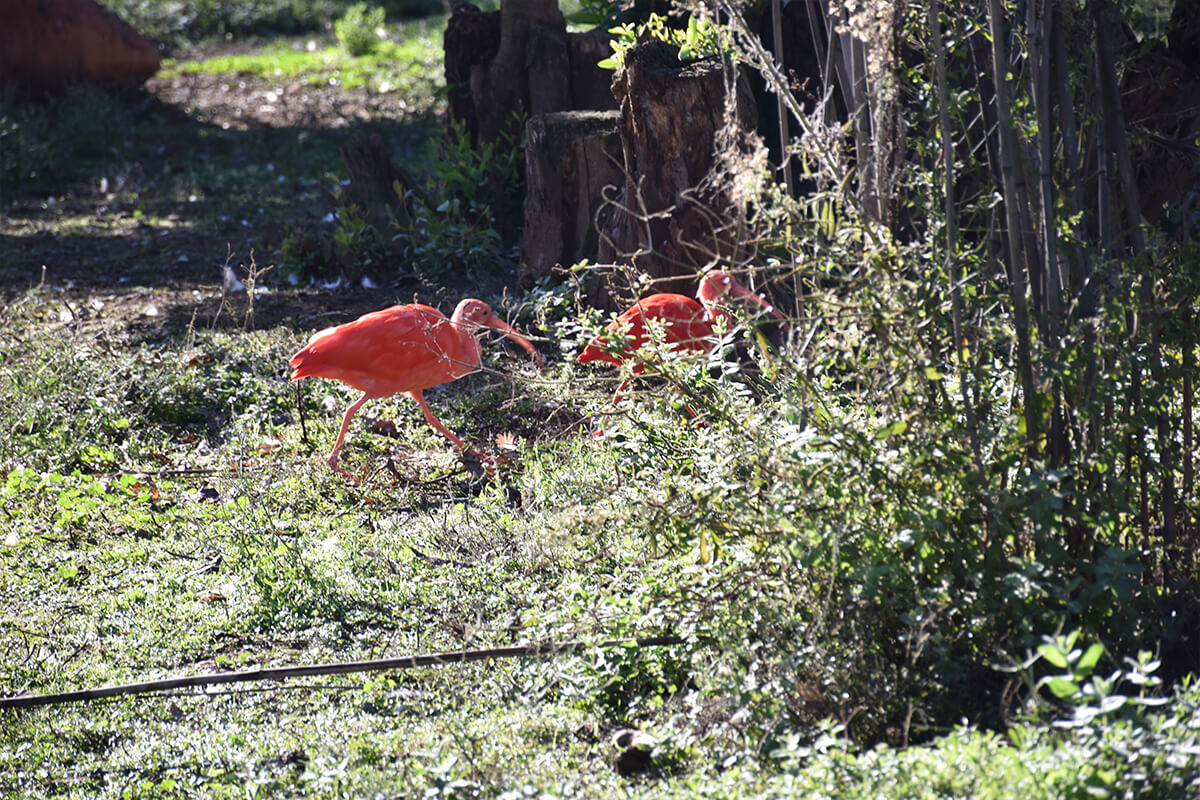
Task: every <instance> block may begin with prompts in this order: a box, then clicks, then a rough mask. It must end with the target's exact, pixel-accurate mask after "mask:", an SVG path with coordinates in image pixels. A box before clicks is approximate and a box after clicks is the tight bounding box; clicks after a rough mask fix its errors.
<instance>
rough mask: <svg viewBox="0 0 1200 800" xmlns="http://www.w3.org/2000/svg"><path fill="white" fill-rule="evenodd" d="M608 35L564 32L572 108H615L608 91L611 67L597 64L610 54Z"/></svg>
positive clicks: (610, 92) (610, 37)
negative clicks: (569, 69)
mask: <svg viewBox="0 0 1200 800" xmlns="http://www.w3.org/2000/svg"><path fill="white" fill-rule="evenodd" d="M610 41H612V36H611V35H610V34H608V33H605V32H604V31H590V32H588V33H569V34H567V49H568V51H569V53H570V56H571V105H570V107H571V108H573V109H575V110H576V111H583V110H586V109H592V110H596V111H608V110H616V108H617V99H616V98H615V97H613V93H612V79H613V71H612V70H610V69H605V68H604V67H600V66H597V65H598V64H599V63H600V62H601V61H603V60H604V59H606V58H608V57H609V56H611V55H612V47H610V46H609V42H610Z"/></svg>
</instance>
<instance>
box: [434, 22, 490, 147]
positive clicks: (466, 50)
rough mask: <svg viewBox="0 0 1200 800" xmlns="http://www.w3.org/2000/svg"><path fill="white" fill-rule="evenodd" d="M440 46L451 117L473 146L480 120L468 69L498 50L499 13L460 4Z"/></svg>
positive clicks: (475, 143) (483, 61)
mask: <svg viewBox="0 0 1200 800" xmlns="http://www.w3.org/2000/svg"><path fill="white" fill-rule="evenodd" d="M442 46H443V48H444V50H445V54H446V55H445V68H446V101H447V104H448V106H449V111H450V119H451V120H453V121H455V122H458V123H460V124H462V125H463V127H464V128H466V130H467V133H468V134H469V135H470V137H471V144H472V146H475V145H478V144H479V138H478V137H479V120H478V119H477V118H476V115H475V98H474V97H473V96H472V94H471V72H472V71H473V70H477V69H480V68H482V67H483V66H484V65H486V64H487V63H488V62H489V61H491V60H492V59H493V58H495V57H496V51H497V50H499V49H500V12H499V11H492V12H489V13H485V12H483V11H480V10H479V8H478V7H476V6H474V5H471V4H470V3H459V4H458V5H456V6H455V7H454V11H453V13H452V14H451V15H450V19H449V21H448V22H447V23H446V31H445V33H443V34H442Z"/></svg>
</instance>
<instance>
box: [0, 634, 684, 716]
mask: <svg viewBox="0 0 1200 800" xmlns="http://www.w3.org/2000/svg"><path fill="white" fill-rule="evenodd" d="M683 641H684V640H683V639H682V638H681V637H679V636H647V637H642V638H639V639H614V640H610V641H605V642H600V643H599V644H589V643H587V642H576V641H571V642H547V643H543V644H532V645H521V646H516V647H493V648H489V649H485V650H453V651H450V652H446V653H429V654H425V655H411V656H400V657H398V658H380V659H373V660H370V661H344V662H339V663H333V664H307V665H303V666H298V667H269V668H266V669H263V668H259V669H247V670H240V671H237V672H210V673H207V674H203V675H185V676H181V677H177V678H163V679H160V680H154V681H142V682H140V683H126V684H121V685H118V686H102V687H99V688H95V689H79V690H76V691H71V692H57V693H55V694H42V695H18V696H16V697H0V709H5V708H37V707H39V706H48V705H58V704H62V703H79V702H85V701H87V700H98V699H101V698H105V697H121V696H124V695H137V694H148V693H150V692H161V691H165V690H167V689H185V688H195V687H199V686H218V685H222V684H229V683H246V682H248V681H281V680H286V679H288V678H303V677H307V676H310V675H349V674H352V673H356V672H382V671H385V670H393V669H412V668H414V667H438V666H445V665H446V664H465V663H467V662H470V661H484V660H488V659H493V658H521V657H526V656H559V655H567V654H570V653H576V652H579V651H581V650H599V649H604V648H609V647H638V648H642V647H664V646H667V645H674V644H683Z"/></svg>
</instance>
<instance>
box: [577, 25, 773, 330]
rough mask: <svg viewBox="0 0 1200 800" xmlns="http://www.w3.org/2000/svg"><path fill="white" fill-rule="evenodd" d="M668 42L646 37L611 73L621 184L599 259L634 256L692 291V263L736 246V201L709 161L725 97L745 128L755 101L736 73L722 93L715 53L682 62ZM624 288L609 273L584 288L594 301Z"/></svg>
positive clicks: (660, 277) (652, 274) (642, 267)
mask: <svg viewBox="0 0 1200 800" xmlns="http://www.w3.org/2000/svg"><path fill="white" fill-rule="evenodd" d="M675 52H676V51H675V48H672V47H670V46H669V45H666V44H665V43H662V42H658V41H652V40H644V41H643V42H641V43H639V44H638V45H637V46H636V47H634V48H632V49H630V50H629V51H628V52H627V53H626V55H625V65H624V66H623V67H622V68H621V69H620V70H618V72H617V74H616V76H615V77H614V78H613V94H614V95H616V97H617V99H618V101H619V102H620V106H621V111H620V114H621V129H620V131H621V148H622V152H623V154H624V164H625V185H624V188H623V189H622V191H621V192H620V194H619V195H618V197H617V199H616V201H615V208H614V209H613V214H612V217H611V220H610V222H609V223H608V224H607V226H606V227H605V228H604V230H602V231H601V248H600V254H599V260H600V261H602V262H612V263H625V264H632V265H633V266H634V267H635V268H636V270H637V271H639V272H641V273H642V274H644V275H645V276H647V277H649V278H650V279H651V280H652V281H654V282H655V290H656V291H679V292H683V293H686V294H691V293H692V292H693V291H695V274H696V272H697V271H698V270H700V269H702V268H703V267H705V266H706V265H709V264H711V263H713V262H714V261H716V260H717V259H720V258H725V257H729V256H731V255H733V254H734V253H735V252H736V251H737V248H738V245H739V242H738V237H737V235H736V225H737V217H738V213H737V209H735V208H734V204H733V202H732V201H731V199H730V198H729V196H728V194H727V193H726V192H725V191H724V190H723V188H722V187H721V186H720V185H718V184H719V181H717V180H716V178H715V174H714V169H713V168H714V166H715V165H716V164H717V137H718V134H719V133H720V132H721V131H722V130H723V129H724V128H725V125H726V104H727V103H731V104H732V108H731V109H730V111H731V113H730V117H729V118H730V119H731V120H732V121H733V122H734V124H735V125H736V126H738V127H739V128H740V129H742V130H749V129H752V128H753V120H754V117H755V109H754V100H753V98H752V97H751V95H750V90H749V88H748V86H747V85H746V84H745V81H743V80H741V79H740V78H739V79H738V80H737V81H736V90H735V96H734V97H727V91H726V74H725V70H724V67H723V66H722V64H721V63H720V62H719V61H716V60H705V61H698V62H694V63H690V64H687V65H683V64H681V63H680V62H679V61H678V59H677V58H676V55H675ZM617 274H619V272H618V273H614V275H617ZM631 288H632V287H628V286H621V285H615V283H614V282H612V281H609V282H607V285H604V284H602V285H599V286H593V287H592V291H591V292H590V293H589V294H590V296H591V299H592V301H593V302H595V303H597V304H598V305H600V306H602V307H613V304H614V303H613V297H612V294H613V292H617V293H621V292H623V291H628V290H630V289H631Z"/></svg>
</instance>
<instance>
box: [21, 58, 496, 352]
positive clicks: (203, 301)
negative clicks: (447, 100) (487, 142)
mask: <svg viewBox="0 0 1200 800" xmlns="http://www.w3.org/2000/svg"><path fill="white" fill-rule="evenodd" d="M114 102H116V103H118V104H119V107H118V108H117V109H116V111H115V115H116V116H117V117H119V118H120V119H122V120H125V121H127V122H126V127H125V129H124V130H122V132H121V133H122V135H123V136H124V137H125V140H124V141H123V142H122V143H121V147H120V152H119V153H114V154H113V156H112V157H111V158H109V159H107V160H105V161H103V162H102V163H100V164H94V163H88V164H80V166H79V169H78V170H75V169H73V168H72V169H71V170H68V173H69V174H66V175H60V176H57V177H55V178H54V179H52V180H40V181H31V182H29V183H30V185H27V186H22V187H18V189H17V191H16V192H13V191H12V190H11V187H10V189H9V190H8V191H5V192H2V193H0V201H3V203H4V207H3V212H4V213H3V215H2V216H0V292H2V293H3V295H4V299H5V301H6V303H8V302H11V301H12V300H13V299H14V298H15V297H17V296H20V295H21V294H22V293H24V292H26V291H28V290H30V289H33V288H37V287H40V288H41V290H42V291H44V292H46V293H47V295H48V296H55V295H57V297H58V298H59V300H60V302H61V313H60V314H59V316H60V318H61V320H62V321H63V322H64V323H66V322H70V323H71V324H76V325H86V326H87V327H88V328H90V329H93V330H94V331H95V332H96V333H97V334H99V335H105V334H106V333H116V332H117V331H118V330H121V329H123V331H124V332H125V333H126V334H133V335H134V336H135V337H137V338H150V339H154V338H159V337H169V336H172V335H177V334H178V333H180V332H182V331H184V330H186V328H187V326H188V325H189V324H203V325H206V326H208V325H211V326H219V327H239V328H240V327H246V326H255V327H268V326H276V325H290V326H292V327H295V328H296V329H297V330H298V331H306V330H312V329H315V328H319V327H324V326H326V325H330V324H335V323H338V322H342V321H346V320H348V319H352V318H354V317H355V316H357V315H359V314H361V313H363V312H366V311H369V310H372V309H376V308H380V307H383V306H387V305H390V304H393V303H396V302H411V301H412V299H413V298H414V297H418V298H419V299H420V300H421V301H422V302H426V303H430V304H432V305H436V306H439V307H441V308H443V310H448V307H449V306H451V305H452V304H453V303H454V302H455V301H456V300H457V299H458V298H459V297H462V296H465V295H471V294H476V295H479V294H488V293H498V292H500V291H502V290H503V288H504V287H505V286H507V285H509V284H510V283H514V284H515V280H513V278H514V276H513V265H512V264H511V263H505V264H498V265H496V267H495V269H494V270H491V272H490V274H487V275H478V274H471V275H450V276H447V277H446V279H445V280H443V281H441V282H440V284H439V285H433V284H430V283H428V282H427V281H425V280H424V279H422V278H421V277H420V276H417V275H414V274H413V273H411V272H410V271H408V270H406V269H405V268H404V266H403V265H402V264H377V265H371V266H364V267H362V268H361V269H359V268H353V269H346V270H342V271H341V272H340V273H338V274H326V275H312V274H306V275H303V276H302V279H301V280H300V281H299V282H298V283H294V282H291V281H289V280H287V276H286V275H285V274H284V270H282V269H279V270H274V269H271V267H272V266H273V265H275V264H276V259H277V256H278V252H279V247H280V245H281V243H282V242H283V240H284V238H285V237H286V236H288V235H289V234H291V233H295V232H298V231H309V232H311V231H317V230H319V229H320V228H321V226H322V225H325V226H328V224H329V222H328V215H329V213H330V212H331V211H332V210H333V208H334V205H335V203H334V200H333V197H332V195H331V190H332V189H334V188H336V184H337V181H338V180H341V179H344V169H343V167H342V165H341V163H340V159H339V157H338V155H337V148H338V147H339V146H340V144H342V143H343V142H345V141H346V140H347V139H348V138H349V137H350V136H351V135H353V134H355V133H356V132H360V131H366V132H378V133H380V134H381V135H382V136H383V137H384V140H385V141H386V142H387V143H388V145H389V148H391V149H393V150H394V151H399V156H398V157H397V160H399V161H401V162H402V163H403V160H404V154H405V153H406V152H412V151H414V150H415V145H421V144H423V143H425V142H427V141H428V139H429V137H431V136H434V135H438V132H439V127H440V121H439V120H437V119H436V118H431V117H430V116H429V115H428V114H424V115H421V114H417V113H414V112H412V111H411V110H410V109H406V108H405V106H404V101H403V99H401V98H399V97H397V96H396V95H394V94H380V93H377V92H371V91H367V90H347V89H345V88H344V87H341V86H336V85H328V86H312V85H309V84H307V83H304V82H302V81H283V82H267V81H262V80H256V79H253V78H230V77H229V76H212V75H189V76H179V77H172V78H155V79H152V80H150V81H149V82H148V83H147V84H146V86H145V88H144V91H143V92H141V93H137V94H136V95H134V96H129V97H122V98H120V99H118V100H116V101H114ZM252 261H253V264H254V265H255V266H256V267H257V269H258V270H259V271H260V274H259V275H258V281H257V284H258V286H259V287H260V290H261V288H262V287H265V291H262V292H261V293H259V294H257V295H256V297H255V298H254V302H253V315H252V316H251V315H249V313H248V312H249V311H250V302H249V298H248V297H247V295H246V292H245V290H244V289H243V288H241V287H240V286H239V285H238V284H237V283H234V282H231V280H230V279H231V278H233V279H237V280H239V281H242V282H245V281H246V280H247V278H248V277H249V269H250V267H249V265H250V264H251V263H252ZM242 285H244V283H243V284H242Z"/></svg>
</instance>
